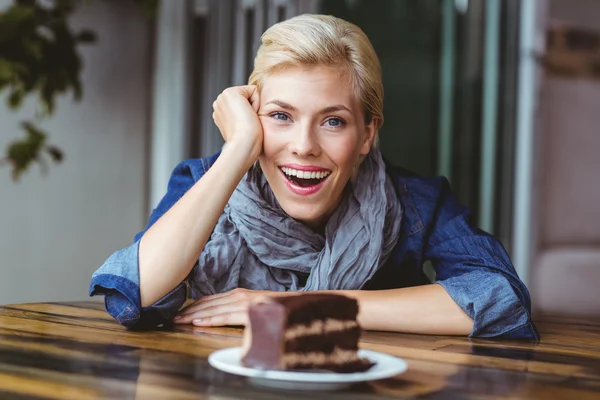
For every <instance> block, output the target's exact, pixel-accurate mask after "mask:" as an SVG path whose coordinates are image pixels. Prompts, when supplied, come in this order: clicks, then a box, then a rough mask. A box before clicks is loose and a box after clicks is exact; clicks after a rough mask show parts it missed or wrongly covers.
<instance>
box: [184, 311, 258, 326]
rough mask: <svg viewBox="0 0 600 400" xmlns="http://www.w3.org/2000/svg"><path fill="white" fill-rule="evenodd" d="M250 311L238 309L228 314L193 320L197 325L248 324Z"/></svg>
mask: <svg viewBox="0 0 600 400" xmlns="http://www.w3.org/2000/svg"><path fill="white" fill-rule="evenodd" d="M247 323H248V313H247V312H246V311H237V312H233V313H228V314H219V315H215V316H212V317H206V318H203V319H200V320H198V319H196V320H193V321H192V324H193V325H195V326H225V325H247Z"/></svg>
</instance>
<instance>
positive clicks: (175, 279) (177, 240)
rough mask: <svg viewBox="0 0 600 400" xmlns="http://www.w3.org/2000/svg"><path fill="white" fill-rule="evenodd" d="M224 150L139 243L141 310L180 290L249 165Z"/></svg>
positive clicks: (228, 149)
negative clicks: (173, 290) (177, 288)
mask: <svg viewBox="0 0 600 400" xmlns="http://www.w3.org/2000/svg"><path fill="white" fill-rule="evenodd" d="M236 150H237V149H235V148H233V147H226V148H225V149H224V150H223V152H222V153H221V155H220V156H219V158H218V159H217V161H216V162H215V164H214V165H213V166H212V167H211V168H210V169H209V170H208V171H207V172H206V174H205V175H204V176H203V177H202V178H201V179H200V180H199V181H198V182H197V183H196V184H195V185H194V186H193V187H192V188H191V189H190V190H189V191H188V192H187V193H186V194H185V195H184V196H183V197H182V198H181V199H179V201H178V202H177V203H175V205H173V207H171V209H169V211H167V212H166V213H165V214H164V215H163V216H162V217H161V218H160V219H159V220H158V221H156V223H155V224H154V225H152V227H150V229H148V231H147V232H146V233H145V234H144V236H143V237H142V239H141V241H140V247H139V272H140V296H141V303H142V307H146V306H149V305H151V304H153V303H154V302H156V301H157V300H159V299H160V298H162V297H163V296H164V295H165V294H167V293H168V292H169V291H171V290H172V289H173V288H175V287H176V286H177V285H179V284H180V283H181V282H182V281H183V280H184V279H185V277H186V276H187V275H188V274H189V273H190V271H191V269H192V267H193V266H194V264H195V262H196V260H197V259H198V257H199V256H200V253H201V252H202V250H203V248H204V246H205V244H206V242H207V241H208V239H209V237H210V234H211V232H212V230H213V229H214V227H215V225H216V223H217V221H218V219H219V217H220V216H221V214H222V212H223V210H224V208H225V205H226V204H227V202H228V201H229V198H230V197H231V194H232V193H233V191H234V190H235V187H236V186H237V184H238V183H239V181H240V179H241V178H242V177H243V175H244V173H245V172H246V170H247V169H248V168H249V167H250V165H251V163H250V162H249V161H248V160H247V158H246V157H243V156H242V154H240V152H239V151H236Z"/></svg>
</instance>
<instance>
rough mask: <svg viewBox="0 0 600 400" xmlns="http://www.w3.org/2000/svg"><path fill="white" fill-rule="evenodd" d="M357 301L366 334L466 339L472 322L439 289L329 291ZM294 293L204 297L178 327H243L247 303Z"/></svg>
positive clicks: (252, 292) (185, 313) (183, 314)
mask: <svg viewBox="0 0 600 400" xmlns="http://www.w3.org/2000/svg"><path fill="white" fill-rule="evenodd" d="M328 292H330V293H339V294H343V295H346V296H348V297H354V298H355V299H357V300H358V302H359V305H360V311H359V315H358V320H359V322H360V324H361V326H362V327H363V328H364V329H367V330H380V331H393V332H407V333H421V334H430V335H468V334H470V333H471V331H472V330H473V320H471V318H470V317H469V316H468V315H467V314H465V313H464V311H463V310H462V309H461V308H460V307H459V306H458V305H457V304H456V303H455V302H454V300H452V297H450V295H449V294H448V293H447V292H446V290H445V289H444V288H443V287H442V286H440V285H436V284H434V285H425V286H415V287H409V288H403V289H391V290H373V291H367V290H333V291H328ZM295 294H298V292H283V293H282V292H268V291H256V290H247V289H234V290H232V291H231V292H227V293H220V294H217V295H213V296H206V297H203V298H202V299H200V300H198V301H197V302H195V303H193V304H191V305H189V306H188V307H186V308H184V309H183V310H181V311H180V314H179V315H180V317H179V318H177V319H176V320H175V322H176V323H179V324H189V323H193V324H194V325H198V326H221V325H244V324H245V323H246V318H247V312H246V311H247V308H248V304H249V303H250V301H251V300H252V299H253V298H255V297H257V296H287V295H295Z"/></svg>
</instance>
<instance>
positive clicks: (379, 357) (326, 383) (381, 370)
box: [208, 347, 407, 390]
mask: <svg viewBox="0 0 600 400" xmlns="http://www.w3.org/2000/svg"><path fill="white" fill-rule="evenodd" d="M358 355H359V356H360V357H361V358H367V359H369V360H370V361H371V362H373V363H375V365H374V366H373V367H371V368H370V369H369V370H368V371H365V372H354V373H350V374H346V373H335V372H295V371H275V370H262V369H256V368H247V367H244V366H243V365H242V363H241V359H242V348H241V347H232V348H229V349H223V350H218V351H215V352H214V353H212V354H211V355H210V356H209V357H208V362H209V364H210V365H212V366H213V367H215V368H216V369H219V370H221V371H224V372H229V373H230V374H235V375H242V376H246V377H248V378H250V379H251V381H252V382H253V383H256V384H258V385H261V386H269V387H276V388H280V389H295V390H297V389H300V390H302V389H304V390H337V389H341V388H343V387H347V386H349V385H351V384H353V383H357V382H366V381H372V380H377V379H385V378H391V377H392V376H395V375H398V374H401V373H403V372H404V371H406V368H407V366H406V362H405V361H404V360H402V359H401V358H398V357H394V356H390V355H388V354H383V353H378V352H376V351H370V350H359V351H358Z"/></svg>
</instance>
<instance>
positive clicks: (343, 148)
mask: <svg viewBox="0 0 600 400" xmlns="http://www.w3.org/2000/svg"><path fill="white" fill-rule="evenodd" d="M324 147H325V146H324ZM326 147H327V153H328V155H329V158H331V160H332V161H333V162H334V163H335V164H336V165H337V166H338V167H340V168H344V169H347V167H348V166H351V167H353V166H354V164H355V163H356V161H357V159H358V153H359V150H360V147H359V146H358V141H357V140H355V139H354V138H347V139H343V140H341V139H338V140H332V141H331V142H330V143H327V145H326Z"/></svg>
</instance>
